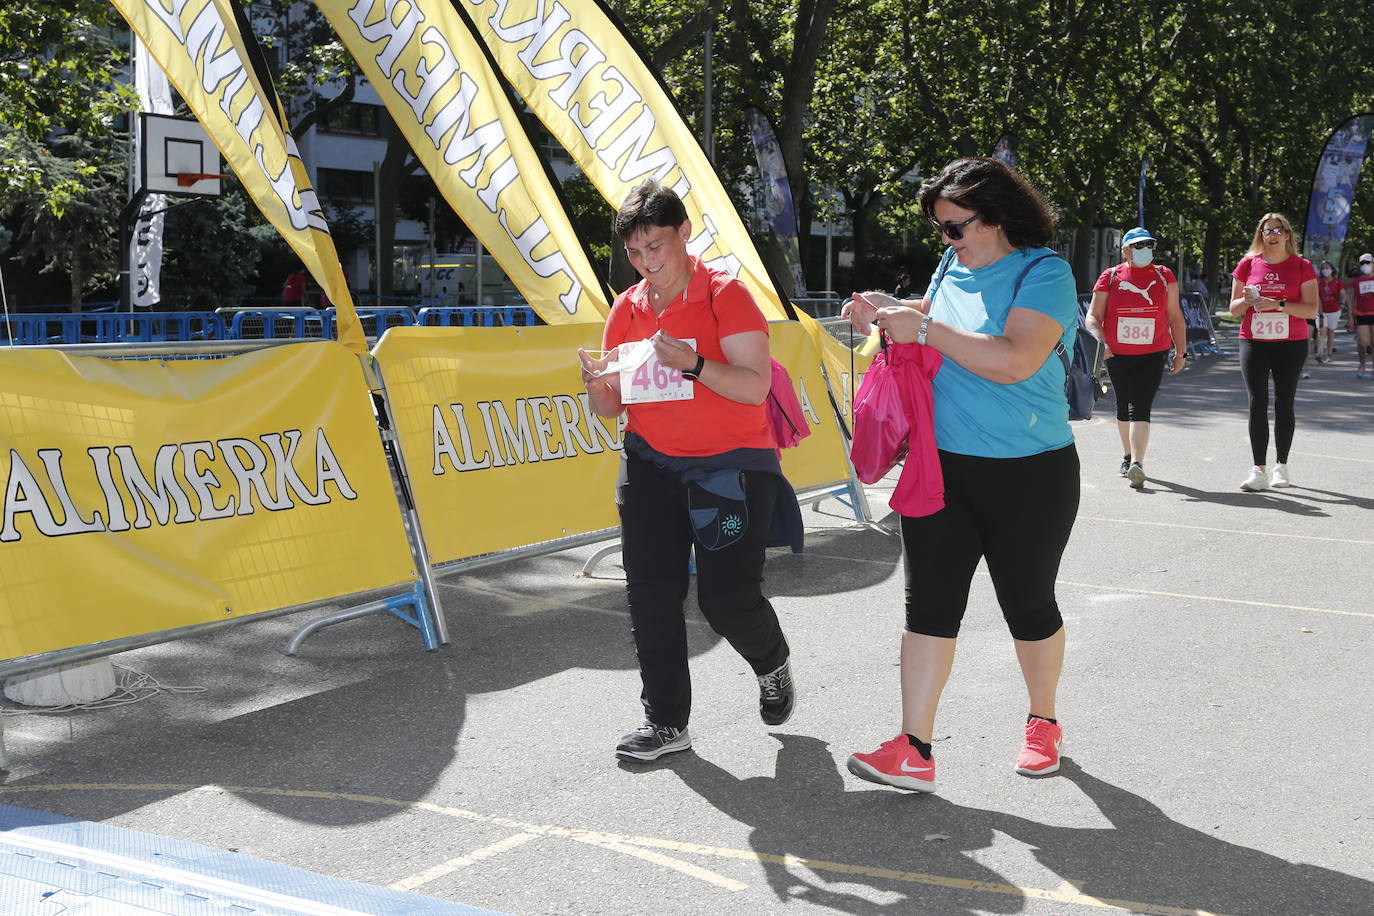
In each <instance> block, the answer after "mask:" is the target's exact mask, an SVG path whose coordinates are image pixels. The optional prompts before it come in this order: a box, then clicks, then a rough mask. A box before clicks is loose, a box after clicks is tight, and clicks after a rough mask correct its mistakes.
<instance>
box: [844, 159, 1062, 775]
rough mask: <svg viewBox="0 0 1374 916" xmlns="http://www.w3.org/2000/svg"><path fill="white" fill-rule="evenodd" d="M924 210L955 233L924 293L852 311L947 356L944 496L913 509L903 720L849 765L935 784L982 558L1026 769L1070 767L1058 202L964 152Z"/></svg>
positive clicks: (941, 424) (856, 319) (865, 300)
mask: <svg viewBox="0 0 1374 916" xmlns="http://www.w3.org/2000/svg"><path fill="white" fill-rule="evenodd" d="M921 209H922V212H923V213H924V214H925V217H926V220H927V221H928V222H929V223H930V224H931V226H933V227H934V228H935V230H936V231H937V232H938V233H939V234H940V238H941V240H942V242H944V243H945V244H947V245H948V246H949V247H948V248H947V249H946V251H945V253H944V256H943V258H942V259H941V262H940V267H939V268H938V269H937V270H936V273H935V276H934V277H933V278H932V282H931V283H930V285H929V287H928V288H927V291H926V293H925V295H924V296H922V297H921V298H919V299H914V300H906V301H900V300H895V299H893V298H892V297H891V296H888V295H886V294H884V293H858V294H855V296H854V298H853V299H852V300H851V301H850V302H849V303H848V304H847V305H846V306H845V308H844V309H843V310H842V314H843V315H845V316H847V317H848V318H849V320H850V322H851V323H853V325H854V327H855V329H856V330H858V331H859V332H860V333H865V334H866V333H868V332H869V330H870V326H871V325H877V326H878V327H879V328H881V329H882V330H883V331H885V332H886V333H887V334H888V336H889V337H891V339H892V340H894V341H896V342H897V343H912V342H914V343H917V344H921V345H923V346H927V347H934V348H935V349H936V350H938V351H940V353H941V354H943V357H944V359H943V362H942V363H941V366H940V370H939V372H938V373H937V374H936V375H935V377H934V379H933V380H932V381H931V389H932V395H933V402H934V421H933V426H934V434H935V444H936V446H937V448H938V450H939V452H938V453H939V461H940V469H941V471H942V474H943V479H944V508H942V509H939V510H938V511H936V512H934V513H933V514H930V515H926V516H923V517H919V518H913V517H909V516H905V515H903V516H901V526H902V549H903V554H904V563H903V567H904V571H905V578H906V615H905V616H906V619H905V624H906V626H905V629H904V631H903V633H902V637H901V655H900V659H901V661H900V685H901V700H902V703H901V710H902V711H901V730H900V731H899V732H898V734H897V736H896V737H894V738H892V739H891V740H888V741H885V742H883V743H882V744H881V745H880V746H879V747H878V748H877V749H876V750H874V751H870V752H866V753H858V754H854V755H853V756H851V757H850V758H849V760H848V764H847V765H848V768H849V771H850V772H851V773H853V774H854V775H855V776H857V777H859V778H861V779H866V780H868V781H870V782H877V783H882V784H884V785H889V786H894V787H896V788H900V789H910V790H913V791H918V792H931V791H934V789H935V761H934V758H933V756H932V754H931V741H932V739H933V737H934V734H935V713H936V707H937V706H938V704H939V701H940V694H941V693H942V692H943V690H944V687H945V683H946V681H947V680H948V679H949V675H950V670H951V667H952V666H953V664H954V648H955V642H956V638H957V636H958V635H959V628H960V623H961V621H962V620H963V617H964V611H965V609H966V607H967V605H968V597H969V587H970V585H971V584H972V581H973V576H974V573H975V571H976V570H977V568H978V566H979V564H980V562H983V561H985V562H986V564H987V570H988V574H989V575H990V576H991V577H992V582H993V586H994V587H995V589H996V591H997V600H998V603H999V604H1000V605H1001V608H1002V615H1003V617H1004V618H1005V620H1006V622H1007V626H1008V628H1009V629H1010V630H1011V635H1012V639H1013V641H1014V643H1015V647H1016V658H1017V661H1018V662H1019V663H1020V667H1021V676H1022V680H1023V681H1024V682H1025V686H1026V694H1027V705H1028V711H1029V715H1027V717H1026V722H1025V726H1024V737H1023V741H1022V746H1021V750H1020V753H1019V755H1018V757H1017V759H1016V763H1015V770H1016V772H1018V773H1021V774H1023V775H1026V776H1047V775H1049V774H1051V773H1055V772H1058V770H1059V764H1060V756H1059V755H1060V748H1061V745H1062V742H1063V737H1064V732H1063V728H1062V727H1061V725H1060V724H1059V720H1058V719H1057V718H1056V716H1057V713H1056V711H1055V697H1056V693H1057V691H1058V685H1059V675H1060V671H1061V669H1062V667H1063V664H1064V643H1065V638H1064V622H1063V618H1062V616H1061V615H1060V612H1059V604H1058V602H1057V601H1056V599H1055V591H1054V589H1055V577H1056V576H1057V574H1058V571H1059V562H1060V559H1061V557H1062V556H1063V553H1064V548H1065V547H1066V546H1067V544H1068V541H1069V534H1070V532H1071V531H1072V530H1073V523H1074V519H1075V518H1076V516H1077V514H1078V497H1079V463H1078V452H1077V450H1076V449H1075V447H1074V440H1073V432H1072V431H1071V430H1070V428H1069V408H1068V403H1067V401H1066V400H1065V397H1064V364H1063V362H1062V361H1061V360H1060V358H1059V357H1058V356H1057V355H1056V353H1055V347H1056V345H1057V344H1060V343H1062V344H1063V345H1064V346H1065V347H1066V348H1072V346H1073V341H1074V335H1076V334H1077V329H1078V301H1077V293H1076V292H1075V286H1074V279H1073V272H1072V270H1070V268H1069V265H1068V262H1067V261H1065V260H1064V259H1063V258H1061V257H1058V256H1057V255H1056V254H1055V253H1054V251H1053V250H1051V249H1049V248H1047V247H1046V246H1047V245H1048V244H1049V242H1050V241H1051V240H1052V239H1053V238H1054V214H1053V212H1052V211H1051V210H1050V209H1049V207H1048V206H1046V205H1045V202H1044V200H1043V199H1042V198H1041V197H1040V195H1039V194H1038V193H1037V192H1036V191H1035V189H1034V188H1032V187H1031V186H1030V184H1029V183H1027V182H1026V180H1025V179H1024V178H1022V177H1021V176H1020V175H1019V174H1018V173H1016V172H1015V171H1014V170H1012V169H1011V168H1010V167H1009V166H1007V165H1006V164H1004V163H1002V162H1001V161H999V160H996V159H985V158H970V159H958V160H955V161H954V162H951V163H950V164H949V165H947V166H945V168H944V170H943V171H942V172H941V173H940V174H939V175H938V176H937V177H936V178H934V179H933V180H931V181H930V182H929V183H928V184H926V185H925V186H924V187H923V188H922V189H921Z"/></svg>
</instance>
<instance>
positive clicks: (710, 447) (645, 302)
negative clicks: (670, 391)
mask: <svg viewBox="0 0 1374 916" xmlns="http://www.w3.org/2000/svg"><path fill="white" fill-rule="evenodd" d="M692 265H693V268H692V277H691V279H690V280H688V281H687V291H686V293H685V295H684V296H682V297H679V298H678V299H676V300H674V301H673V302H672V304H670V305H669V306H668V307H667V308H666V309H664V310H663V313H662V314H661V315H655V314H654V310H653V306H651V305H650V304H649V284H648V283H647V282H645V281H643V280H641V281H640V282H639V283H636V284H635V285H634V286H632V287H630V288H629V289H627V290H626V291H625V292H623V293H621V294H620V295H619V296H617V297H616V300H615V304H614V305H613V306H611V314H610V316H609V317H608V318H607V319H606V333H605V336H604V337H603V338H602V339H603V341H604V343H603V344H602V346H603V347H605V348H606V349H607V350H609V349H611V348H612V347H614V346H616V345H618V344H622V343H626V342H629V341H636V340H644V339H645V338H647V337H652V336H654V334H656V333H657V332H658V330H659V329H660V328H661V329H663V331H664V332H665V333H667V334H669V335H670V336H672V337H676V338H678V339H683V338H693V339H695V340H696V342H697V343H696V349H697V352H698V353H700V354H701V355H702V356H704V357H706V358H707V359H708V360H710V361H711V362H717V363H720V362H725V353H724V352H723V351H722V350H721V348H720V339H721V338H722V337H729V336H730V335H731V334H740V333H743V332H745V331H762V332H763V333H765V334H767V333H768V320H767V319H766V318H764V317H763V312H761V311H759V307H758V306H757V305H756V304H755V303H754V297H753V296H751V295H750V294H749V290H748V288H747V287H746V286H745V285H744V284H743V283H741V282H739V281H738V280H736V279H735V278H733V277H731V276H730V275H729V274H728V273H726V272H725V271H723V270H715V269H713V268H710V267H707V266H706V265H705V264H703V263H702V262H701V259H700V258H696V257H694V258H692ZM626 410H627V412H628V413H629V429H630V431H631V432H634V433H636V434H638V435H640V436H642V437H643V438H644V440H645V441H646V442H648V443H649V444H650V445H651V446H653V447H654V448H655V449H657V450H658V451H660V452H663V453H664V454H665V455H677V456H690V457H701V456H703V455H719V454H720V453H721V452H728V451H730V450H731V449H736V448H768V449H771V448H773V447H774V445H773V434H772V433H771V432H770V431H769V429H768V415H767V411H766V410H765V408H764V405H762V404H741V403H739V402H738V401H732V400H730V399H729V398H725V397H722V396H720V395H719V394H716V393H715V392H714V391H712V390H711V389H710V388H708V387H707V386H706V385H704V384H702V383H700V382H697V383H696V384H695V393H694V395H693V397H692V399H691V400H689V401H663V402H659V403H652V404H628V405H626Z"/></svg>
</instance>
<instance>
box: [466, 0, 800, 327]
mask: <svg viewBox="0 0 1374 916" xmlns="http://www.w3.org/2000/svg"><path fill="white" fill-rule="evenodd" d="M457 2H460V3H461V4H462V5H463V6H464V7H465V8H466V10H467V11H468V13H469V14H470V15H471V16H472V19H473V21H474V23H475V24H476V27H477V29H478V31H479V32H480V33H481V35H482V38H483V39H484V40H485V41H486V43H487V47H488V48H489V49H490V50H491V54H492V56H493V58H494V59H495V60H496V63H497V65H498V66H499V67H500V68H501V72H502V73H504V74H505V76H506V79H508V80H510V82H511V83H512V84H513V85H514V86H515V89H516V91H517V92H519V93H520V95H521V96H522V97H523V98H524V99H525V103H526V104H527V105H529V107H530V110H531V111H533V112H534V113H535V115H536V116H537V117H538V118H539V120H541V121H543V122H544V126H545V127H547V128H548V129H549V132H550V133H552V134H553V135H554V137H555V138H557V140H558V142H559V143H561V144H562V145H563V147H564V148H565V149H566V150H567V151H568V152H569V154H571V156H572V158H573V161H575V162H576V163H577V164H578V165H579V166H580V167H581V169H582V171H583V172H584V173H585V174H586V175H587V177H588V178H589V179H590V180H591V182H592V184H594V185H595V186H596V188H597V190H599V191H600V192H601V194H602V196H603V197H605V198H606V200H608V201H609V202H610V203H611V205H612V206H616V207H618V206H620V203H621V201H623V200H624V199H625V196H626V195H627V194H628V193H629V192H630V189H631V188H633V187H634V186H635V185H637V184H640V183H641V182H643V181H644V179H646V178H656V179H658V180H659V181H660V182H662V183H663V184H665V185H668V186H669V187H671V188H673V189H674V190H675V191H677V193H678V196H679V197H681V198H682V201H683V203H684V204H686V206H687V215H688V216H689V217H690V218H691V220H692V238H691V240H690V241H689V242H688V246H687V247H688V250H689V251H691V253H692V254H694V255H699V256H700V257H701V258H702V260H704V261H705V262H706V263H707V264H708V265H710V266H712V267H718V268H721V269H723V270H726V271H728V272H729V273H730V274H732V275H733V276H736V277H738V278H739V279H740V280H742V281H743V282H744V283H745V284H747V285H748V287H749V290H750V291H751V292H752V293H753V294H754V298H755V299H756V300H757V301H758V304H759V307H760V308H762V309H763V312H764V314H765V315H766V316H768V317H769V318H787V317H788V315H787V311H786V309H785V308H784V307H783V304H782V299H781V297H780V296H779V294H778V291H777V289H776V288H775V287H774V285H773V282H772V280H770V279H769V276H768V271H767V270H766V269H765V267H764V265H763V260H762V258H760V257H759V254H758V251H757V250H756V249H755V247H754V243H753V240H752V239H750V237H749V232H748V230H747V229H746V228H745V226H744V222H743V221H742V220H741V219H740V217H739V213H738V212H737V211H736V210H735V206H734V204H733V203H731V202H730V198H729V197H728V196H727V195H726V193H725V188H724V187H723V186H722V185H721V183H720V179H719V178H718V177H717V176H716V173H715V169H714V168H713V167H712V166H711V163H710V161H709V160H708V159H707V158H706V154H705V153H703V152H702V150H701V146H700V145H699V144H698V143H697V141H696V138H695V137H693V136H692V133H691V131H690V130H688V128H687V125H686V124H684V123H683V121H682V118H681V117H680V116H679V115H678V113H677V110H676V109H675V108H674V107H673V103H672V101H671V100H670V99H669V97H668V94H667V93H666V92H665V91H664V89H663V87H662V85H661V84H660V83H659V81H658V79H657V77H656V76H655V75H654V73H653V71H652V70H650V69H649V67H648V65H647V64H646V63H645V62H644V60H643V59H642V58H641V57H640V56H639V54H638V52H637V51H636V50H635V49H634V46H633V45H631V44H630V42H629V41H628V40H627V39H626V37H625V36H624V35H623V34H622V33H621V31H620V29H619V27H618V26H617V25H616V24H615V23H614V22H612V21H611V19H610V18H609V17H608V16H607V15H606V14H605V12H603V11H602V9H601V8H600V6H599V5H598V4H597V3H596V2H595V0H557V2H545V0H538V2H530V0H522V2H512V0H457Z"/></svg>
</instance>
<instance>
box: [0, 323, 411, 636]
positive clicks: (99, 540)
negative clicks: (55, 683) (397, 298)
mask: <svg viewBox="0 0 1374 916" xmlns="http://www.w3.org/2000/svg"><path fill="white" fill-rule="evenodd" d="M0 373H3V375H4V378H5V387H4V391H3V392H0V474H3V479H4V480H5V491H4V517H3V524H2V525H0V581H3V582H4V588H3V589H0V658H13V657H16V656H22V655H31V654H36V653H40V652H47V651H51V650H55V649H63V648H70V647H73V646H82V645H88V644H91V643H98V642H105V641H107V640H112V639H119V638H122V637H126V636H135V635H141V634H144V633H154V632H161V631H163V630H171V629H177V628H180V627H185V626H190V625H193V624H200V623H207V622H210V621H219V620H225V619H229V618H236V617H243V616H247V615H250V614H255V613H259V612H262V611H267V610H275V609H277V608H284V607H290V606H293V605H296V604H301V603H304V602H307V601H313V600H317V599H321V598H328V597H331V596H335V595H342V594H349V593H353V592H359V591H364V590H367V589H372V588H379V587H384V586H390V585H395V584H397V583H402V582H409V581H411V580H412V579H413V578H414V576H415V572H414V567H413V563H412V561H411V556H410V550H409V547H408V545H407V541H406V535H405V530H404V527H403V526H402V523H401V515H400V509H399V507H398V505H397V503H396V496H395V492H394V490H393V488H392V482H391V476H390V474H389V472H388V469H387V466H386V462H385V460H384V458H383V457H382V450H381V447H380V443H379V441H378V435H377V428H376V423H375V421H374V419H373V417H372V414H371V411H370V409H369V404H368V400H367V388H366V386H365V384H364V382H363V377H362V369H361V366H360V364H359V362H358V359H357V357H356V356H355V355H353V354H352V353H351V352H350V351H349V350H347V349H345V348H344V347H342V346H341V345H339V344H336V343H333V342H321V343H312V344H297V345H293V346H284V347H279V348H275V349H271V350H262V351H258V352H254V353H249V354H244V355H242V356H234V357H229V358H226V359H217V360H182V361H168V362H160V361H153V360H127V361H125V360H121V361H116V360H104V359H100V358H98V357H82V356H69V355H67V354H64V353H59V352H57V351H53V350H32V351H30V350H17V351H16V350H3V351H0Z"/></svg>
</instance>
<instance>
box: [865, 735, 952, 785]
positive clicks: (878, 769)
mask: <svg viewBox="0 0 1374 916" xmlns="http://www.w3.org/2000/svg"><path fill="white" fill-rule="evenodd" d="M849 772H851V773H853V774H854V775H855V776H857V777H859V778H860V779H867V780H868V781H869V782H876V783H881V784H882V785H885V786H894V787H896V788H898V789H910V790H911V791H913V792H934V791H935V761H934V760H927V759H926V758H925V757H922V756H921V752H920V751H918V750H916V748H914V747H912V746H911V742H910V741H909V740H908V739H907V736H906V735H898V736H897V737H895V738H893V739H892V740H891V741H884V742H883V743H882V744H880V745H879V746H878V749H877V750H876V751H873V752H871V753H868V754H854V755H852V756H851V757H850V758H849Z"/></svg>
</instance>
